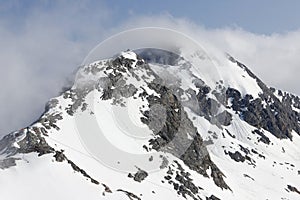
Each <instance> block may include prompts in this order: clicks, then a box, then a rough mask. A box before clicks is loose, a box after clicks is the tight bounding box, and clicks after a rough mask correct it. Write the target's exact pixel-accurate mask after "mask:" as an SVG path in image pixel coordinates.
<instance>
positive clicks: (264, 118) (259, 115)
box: [218, 57, 300, 140]
mask: <svg viewBox="0 0 300 200" xmlns="http://www.w3.org/2000/svg"><path fill="white" fill-rule="evenodd" d="M229 59H230V60H231V61H232V62H234V63H237V65H238V66H240V67H241V68H243V69H244V70H246V71H247V73H248V74H249V75H250V76H251V77H252V78H254V79H255V80H256V81H257V84H258V85H259V86H260V88H261V89H262V91H263V93H261V94H260V98H257V99H253V97H252V96H251V95H245V96H244V97H242V96H241V94H240V92H239V91H237V90H235V89H233V88H228V89H227V90H226V101H225V102H228V99H230V101H231V103H232V106H231V108H232V109H233V110H234V111H236V112H238V113H239V114H240V117H241V118H242V119H243V120H245V121H246V122H247V123H249V124H250V125H252V126H255V127H257V128H258V129H259V128H263V129H265V130H267V131H269V132H271V133H272V134H273V135H275V136H276V137H278V138H281V139H283V138H289V139H291V140H292V134H291V132H292V131H293V130H294V131H295V132H296V133H298V134H300V125H299V123H298V122H299V113H298V112H296V111H295V110H294V109H293V108H292V106H294V107H295V108H298V107H299V97H296V96H294V95H291V94H287V93H286V94H285V95H283V94H282V92H281V91H279V92H278V95H279V96H281V97H282V101H280V100H279V99H278V98H277V97H276V96H275V94H274V93H275V92H276V91H275V89H273V88H268V87H267V86H266V85H265V84H264V83H263V82H262V81H261V80H260V79H259V78H257V77H256V76H255V75H254V74H253V73H252V72H251V71H250V70H249V69H248V68H247V67H246V66H245V65H243V64H242V63H240V62H238V61H236V60H235V59H234V58H232V57H229ZM218 96H222V95H218ZM287 119H288V120H287Z"/></svg>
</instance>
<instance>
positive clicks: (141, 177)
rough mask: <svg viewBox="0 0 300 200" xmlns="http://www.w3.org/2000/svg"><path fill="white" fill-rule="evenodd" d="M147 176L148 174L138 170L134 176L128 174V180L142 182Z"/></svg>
mask: <svg viewBox="0 0 300 200" xmlns="http://www.w3.org/2000/svg"><path fill="white" fill-rule="evenodd" d="M147 176H148V173H147V172H146V171H144V170H142V169H139V170H138V171H137V172H136V173H135V174H134V175H132V174H128V177H129V178H133V180H135V181H137V182H139V183H140V182H142V181H143V180H145V179H146V178H147Z"/></svg>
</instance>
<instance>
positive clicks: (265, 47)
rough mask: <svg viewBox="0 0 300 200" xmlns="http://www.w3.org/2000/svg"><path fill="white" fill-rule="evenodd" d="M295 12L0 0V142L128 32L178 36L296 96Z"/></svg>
mask: <svg viewBox="0 0 300 200" xmlns="http://www.w3.org/2000/svg"><path fill="white" fill-rule="evenodd" d="M299 8H300V1H297V0H289V1H283V0H282V1H279V0H272V1H271V0H260V1H259V0H252V1H241V0H240V1H238V0H219V1H217V0H206V1H204V0H189V1H188V0H186V1H183V0H181V1H180V0H107V1H97V0H40V1H38V0H26V1H25V0H0V40H1V43H0V62H1V65H0V69H1V73H0V91H1V92H0V108H1V111H0V137H1V135H4V134H6V133H8V132H10V131H12V130H16V129H19V128H22V127H25V126H27V125H28V124H30V123H31V122H32V121H34V120H35V119H37V118H38V117H39V116H40V114H41V113H42V112H43V109H44V105H45V102H47V101H48V100H49V99H50V98H51V97H54V96H56V95H57V94H58V93H59V92H60V90H61V88H62V87H63V86H64V85H66V80H67V78H69V77H71V74H72V72H74V71H75V70H76V69H77V67H78V66H79V65H80V64H81V63H82V61H83V59H84V58H85V56H86V55H87V54H88V53H89V51H90V50H91V49H92V48H93V47H95V46H96V45H97V44H98V43H99V42H101V41H102V40H103V39H105V38H107V37H109V36H111V35H112V34H116V33H118V32H120V31H122V30H125V29H128V28H133V27H142V26H161V27H168V28H172V29H176V30H178V31H182V32H184V33H186V34H188V35H190V36H191V37H193V38H194V39H196V40H198V41H199V42H200V43H201V44H202V45H203V46H204V47H208V46H212V47H214V48H216V49H219V50H221V51H222V52H228V53H230V54H231V55H233V56H234V57H235V58H237V59H238V60H240V61H242V62H243V63H244V64H246V65H247V66H249V67H250V68H251V70H252V71H253V72H254V73H255V74H257V75H258V76H259V77H260V78H261V79H262V80H264V81H265V82H266V83H267V84H268V85H270V86H274V87H277V88H282V89H283V90H286V91H290V92H293V93H296V94H300V88H299V86H298V85H299V80H298V79H299V77H298V74H299V70H300V64H299V63H300V57H299V54H300V20H299V19H300V12H299ZM270 72H272V73H270ZM296 72H297V73H296ZM16 113H17V114H16Z"/></svg>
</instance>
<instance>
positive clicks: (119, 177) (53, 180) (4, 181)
mask: <svg viewBox="0 0 300 200" xmlns="http://www.w3.org/2000/svg"><path fill="white" fill-rule="evenodd" d="M121 55H122V56H123V57H125V58H128V59H133V60H134V62H133V66H132V67H134V66H135V65H136V63H137V57H136V54H135V53H133V52H128V51H127V52H123V53H121ZM190 56H191V55H190ZM193 56H195V55H193ZM198 61H199V60H198ZM198 61H197V60H196V59H195V60H194V62H193V58H192V56H191V60H190V64H192V65H193V66H197V65H201V64H203V63H197V62H198ZM202 62H208V61H207V60H205V59H204V60H202ZM104 63H105V61H96V62H94V63H92V64H90V65H95V66H96V67H97V68H99V69H102V67H103V66H102V65H104ZM217 63H218V66H217V69H218V75H217V76H216V75H215V74H214V73H215V71H214V70H213V71H211V72H210V71H201V70H200V71H199V70H197V69H195V68H193V67H192V68H189V70H187V68H180V66H181V65H182V64H183V63H182V62H179V63H178V66H170V65H164V66H163V65H162V64H153V63H152V64H150V67H151V69H152V70H153V71H154V72H156V73H157V74H160V75H161V77H162V78H163V77H164V75H166V74H165V73H167V72H168V73H169V74H171V75H173V77H172V81H174V80H177V81H178V82H179V83H180V87H181V88H182V89H184V90H186V89H188V88H191V89H196V87H195V84H194V79H195V77H198V78H201V79H202V80H203V81H204V82H205V83H206V84H207V85H209V86H210V87H211V88H215V87H216V85H217V84H216V82H217V81H220V80H223V81H224V86H225V87H229V86H230V87H232V88H235V89H237V90H239V91H240V92H241V93H242V95H246V94H251V95H252V96H253V97H255V98H256V97H258V95H259V93H261V92H262V91H261V89H260V87H259V86H258V85H257V83H256V80H255V79H253V78H252V77H250V76H249V75H248V74H247V72H246V71H245V70H244V69H242V68H240V67H239V66H237V65H236V64H235V63H232V62H230V61H228V60H227V59H225V57H224V58H220V60H218V62H217ZM85 67H87V66H85ZM85 67H83V68H82V69H81V70H83V69H84V68H85ZM164 71H165V72H164ZM166 71H167V72H166ZM142 75H144V76H146V74H144V72H143V71H140V74H139V76H140V77H142ZM103 76H106V75H105V74H104V73H103V71H99V72H98V73H97V74H89V75H88V76H86V77H85V76H82V77H79V78H78V77H77V78H78V79H77V81H78V82H77V83H76V82H75V84H74V86H73V87H74V88H76V87H80V85H82V84H85V83H88V84H91V82H90V81H91V80H94V82H96V81H97V79H98V78H99V77H103ZM124 76H128V74H124ZM213 77H215V78H213ZM165 78H169V75H166V77H165ZM151 79H153V77H148V81H151ZM172 81H171V82H170V83H169V84H172ZM92 82H93V81H92ZM128 83H132V84H133V85H135V86H136V87H137V88H141V87H143V88H144V89H145V90H146V91H147V92H148V93H149V94H153V95H158V94H156V93H155V91H153V90H152V89H150V88H148V87H147V84H146V82H145V80H144V79H141V80H139V81H138V80H136V79H134V78H132V77H131V78H130V77H129V79H128ZM102 94H103V91H101V90H100V91H99V90H96V89H94V90H92V91H91V92H90V93H89V94H88V95H87V96H86V98H85V102H86V103H87V109H86V110H84V111H81V110H80V109H79V110H78V112H76V113H75V115H74V116H70V115H68V114H67V113H66V111H65V108H66V107H68V105H69V104H70V103H71V102H70V100H69V99H65V98H63V97H62V96H59V97H57V98H56V99H57V100H58V101H59V104H58V106H56V107H55V108H52V109H51V110H49V111H48V112H49V113H60V114H61V115H62V117H63V120H60V121H58V122H57V126H58V127H59V128H60V130H56V129H51V130H50V131H49V132H48V135H49V136H47V137H45V139H46V141H47V143H49V145H50V146H52V147H53V148H55V150H58V151H59V150H64V154H65V155H66V156H67V157H68V159H70V160H72V161H73V162H74V163H76V165H78V166H80V168H82V169H84V170H85V171H86V173H87V174H89V175H90V176H91V177H93V178H94V179H96V180H97V181H99V182H100V185H95V184H93V183H91V182H90V181H89V180H87V178H85V177H83V176H82V175H81V174H79V173H78V172H75V171H74V170H73V169H72V168H71V166H70V165H68V164H67V163H65V162H63V163H58V162H56V161H55V160H54V158H53V155H52V154H48V155H44V156H42V157H38V156H37V155H36V154H35V153H31V154H24V155H23V154H20V155H18V157H19V158H20V160H18V161H17V166H15V167H10V168H8V169H5V170H1V171H0V192H1V197H0V198H1V199H5V200H6V199H7V200H19V199H31V200H34V199H45V200H47V199H49V200H50V199H62V200H65V199H74V200H77V199H78V200H82V199H90V200H97V199H110V200H121V199H129V198H128V196H126V195H125V194H124V193H123V192H120V191H117V190H119V189H122V190H126V191H129V192H132V193H134V194H135V195H137V196H138V197H139V198H141V199H143V200H144V199H145V200H153V199H185V198H184V197H182V196H181V195H178V194H177V192H176V191H175V190H174V189H173V186H172V185H170V184H168V183H167V181H165V182H162V181H163V180H164V176H165V175H166V173H167V171H168V168H164V169H160V170H152V171H151V170H150V169H156V168H155V167H156V166H151V165H152V164H151V163H150V162H149V166H143V169H145V168H147V167H149V171H148V172H149V176H148V177H147V178H146V179H145V180H144V181H142V182H141V183H139V182H136V181H134V180H133V179H130V178H128V172H131V170H133V171H134V170H135V169H137V167H142V166H141V165H143V164H145V162H146V161H145V160H148V159H149V157H150V156H151V155H153V152H151V151H150V152H147V151H146V150H145V149H144V148H143V145H145V144H147V142H148V140H149V138H153V137H155V136H154V135H153V133H152V131H151V130H150V129H149V128H148V127H147V126H145V125H144V124H142V123H141V121H140V118H141V116H142V115H141V112H140V108H141V109H147V108H148V107H147V106H148V105H147V104H146V103H145V101H142V100H141V99H140V98H133V97H130V98H128V99H127V102H126V103H125V106H124V107H120V106H118V105H112V103H113V102H112V101H111V100H107V101H104V100H101V99H100V97H101V96H102ZM185 95H186V94H185ZM209 95H210V97H211V98H215V97H214V96H213V95H211V94H209ZM183 99H184V96H183ZM184 109H185V111H186V112H187V114H188V116H189V118H190V119H192V121H193V123H194V126H195V127H196V128H197V130H198V132H199V133H200V135H201V136H202V138H203V139H204V140H205V141H208V140H212V141H213V144H209V145H208V146H207V148H208V151H209V154H210V156H211V158H212V160H213V161H214V162H215V164H216V165H217V166H218V167H219V168H220V170H221V171H222V172H223V173H224V175H225V176H226V178H225V182H226V183H227V184H228V185H229V187H230V188H231V191H230V190H222V189H220V188H219V187H217V186H216V185H215V183H214V182H213V180H212V178H210V177H204V176H202V175H200V174H198V173H196V172H195V171H192V170H190V169H189V168H188V167H187V166H186V165H185V164H184V163H183V162H182V161H181V160H180V159H178V158H176V157H174V156H173V155H171V154H169V153H161V155H163V156H164V157H166V158H167V159H168V160H169V164H174V163H175V162H174V161H177V162H178V163H180V164H181V165H182V166H183V168H184V170H185V171H186V172H189V173H190V174H191V178H192V179H193V181H194V183H195V184H196V185H197V186H199V187H201V188H202V189H201V190H199V194H198V196H199V197H200V198H202V199H205V198H206V197H209V196H211V195H215V196H217V197H218V198H220V199H227V200H233V199H237V200H240V199H243V200H244V199H245V200H247V199H249V200H253V199H270V200H275V199H290V200H292V199H295V200H296V199H299V197H300V195H299V194H297V193H295V192H289V191H288V190H287V185H293V186H296V187H297V186H298V187H299V186H300V179H299V171H298V170H299V169H300V150H299V146H300V137H299V135H298V134H297V133H295V132H294V133H293V136H294V137H293V141H290V140H287V139H286V140H279V139H278V138H276V137H274V136H273V135H272V134H271V133H269V132H267V131H265V132H264V133H265V135H266V136H267V137H269V138H270V140H271V143H272V144H271V145H266V144H264V143H258V142H257V135H254V134H253V133H252V131H253V130H254V129H255V128H254V127H252V126H250V125H249V124H247V123H246V122H244V121H242V120H241V119H240V117H239V116H238V115H237V114H236V113H235V112H233V111H230V112H231V114H232V115H233V121H232V123H231V125H230V126H228V127H226V129H227V130H228V131H229V132H230V133H232V134H234V135H235V138H233V137H232V136H229V135H228V134H227V132H226V131H224V129H223V130H222V129H220V128H218V127H217V126H215V125H212V124H211V123H210V122H209V121H207V120H206V119H205V118H204V117H200V116H198V115H196V114H195V113H194V112H192V111H191V110H190V109H189V108H187V107H185V108H184ZM224 109H226V108H225V107H224V106H221V108H220V110H219V112H220V111H222V110H224ZM126 113H127V114H128V115H125V114H126ZM93 120H94V122H96V124H97V125H98V126H99V127H95V126H94V125H95V124H92V123H90V122H91V121H93ZM118 120H119V121H118ZM128 121H130V123H127V122H128ZM78 123H80V124H81V125H82V127H80V126H81V125H78ZM122 123H123V124H122ZM126 124H129V125H128V127H127V126H126ZM32 126H33V127H34V126H36V127H39V126H41V124H40V123H36V124H34V125H32ZM120 126H121V127H120ZM81 128H82V129H85V130H86V134H87V135H88V134H91V137H93V136H94V138H95V141H89V142H94V143H89V144H92V145H94V146H93V147H92V148H87V146H86V145H87V143H85V142H84V141H83V138H82V134H83V133H82V132H81V133H78V130H79V131H80V130H82V129H81ZM99 128H100V129H101V131H102V135H101V136H96V135H97V134H99V131H98V129H99ZM97 131H98V132H97ZM214 132H215V137H213V135H212V133H214ZM139 133H140V135H139ZM101 137H102V138H103V137H105V138H106V140H107V142H108V143H107V144H110V145H111V146H113V147H115V150H116V152H117V151H120V152H122V154H120V155H117V154H114V153H112V152H111V151H112V150H111V151H110V150H109V149H107V148H105V147H104V146H101V145H105V144H104V143H103V141H101ZM20 139H22V138H20ZM17 145H18V144H17V143H16V147H18V146H17ZM240 145H242V146H243V147H246V148H248V149H250V150H251V149H254V150H255V151H256V152H258V154H254V153H251V158H253V159H255V161H256V163H255V166H254V165H251V164H250V163H248V162H247V161H246V162H243V163H242V162H235V161H234V160H232V159H231V158H230V157H229V156H228V155H225V153H224V150H226V151H232V152H235V151H236V150H240ZM283 149H284V151H283ZM91 150H92V151H93V150H94V151H93V152H91ZM124 152H125V153H124ZM123 153H124V154H123ZM95 154H101V156H103V157H101V156H100V157H98V156H95ZM123 155H126V156H125V157H124V156H123ZM130 155H131V156H132V157H131V159H129V158H130V157H128V156H130ZM259 155H261V156H264V157H265V158H263V157H261V156H259ZM157 156H158V157H157V158H156V157H155V158H154V159H159V155H157ZM141 157H143V158H144V159H145V160H143V161H142V162H143V163H139V162H138V160H137V159H139V158H141ZM99 158H103V159H102V160H101V159H99ZM106 159H107V160H106ZM155 161H157V162H158V163H159V161H160V160H154V162H153V163H154V164H153V165H156V164H157V163H156V162H155ZM291 164H293V166H292V165H291ZM122 169H123V170H122ZM145 170H146V171H147V169H145ZM208 174H210V173H208ZM175 175H176V174H175ZM175 175H174V176H175ZM102 183H103V184H105V185H107V186H108V187H109V188H110V189H111V190H112V193H109V192H105V187H104V186H103V185H101V184H102ZM133 199H134V198H133ZM186 199H192V198H191V197H190V196H186Z"/></svg>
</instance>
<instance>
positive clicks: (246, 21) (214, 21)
mask: <svg viewBox="0 0 300 200" xmlns="http://www.w3.org/2000/svg"><path fill="white" fill-rule="evenodd" d="M0 4H2V6H0V11H1V12H0V17H1V20H8V21H11V22H14V25H13V26H12V27H11V28H16V29H17V28H18V26H22V22H24V20H26V17H28V16H30V15H31V12H33V11H34V10H36V9H38V10H40V11H42V10H43V11H44V12H50V13H51V12H52V11H53V10H55V9H57V7H59V6H62V5H64V6H66V5H67V4H81V5H82V7H84V8H85V9H84V8H82V9H81V10H80V11H82V13H78V15H88V12H90V11H91V12H97V10H101V9H102V8H105V9H108V10H109V12H110V20H108V21H107V22H109V24H107V26H110V25H111V26H115V25H118V24H121V23H122V22H124V21H126V20H127V19H128V18H131V17H134V16H140V15H157V14H166V13H168V14H170V15H172V16H174V17H178V18H187V19H189V20H192V21H193V22H195V23H196V24H199V25H202V26H205V27H207V28H223V27H228V26H229V27H235V26H238V27H241V28H243V29H244V30H247V31H250V32H253V33H260V34H272V33H282V32H286V31H292V30H297V29H299V27H300V20H296V19H300V12H299V8H300V1H297V0H289V1H282V0H252V1H240V0H226V1H221V0H210V1H208V0H190V1H182V0H163V1H161V0H151V1H149V0H106V1H97V0H95V1H92V0H91V1H90V0H89V1H77V0H75V1H66V0H62V1H49V0H42V1H35V0H27V1H20V0H12V1H4V0H2V2H0ZM74 17H75V18H76V17H78V16H74ZM84 20H90V19H89V18H88V17H87V18H85V19H84ZM83 22H85V21H83Z"/></svg>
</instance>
